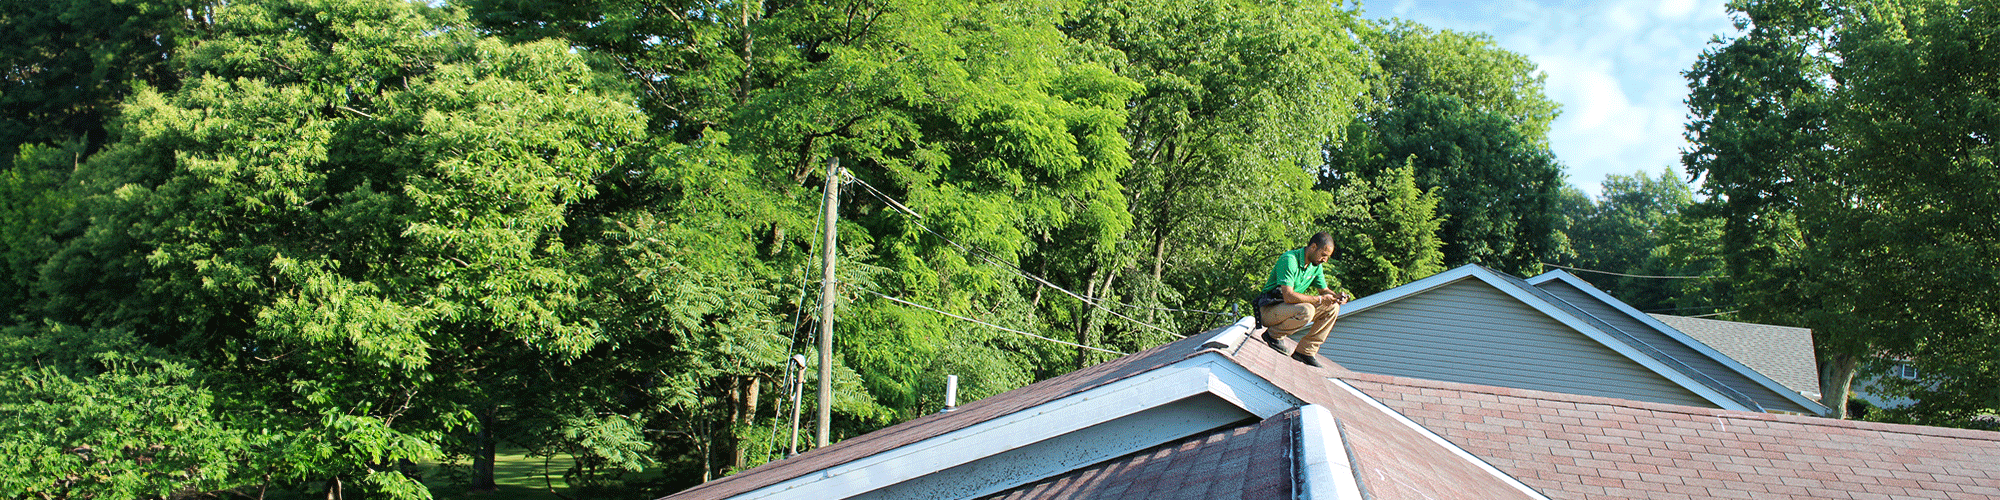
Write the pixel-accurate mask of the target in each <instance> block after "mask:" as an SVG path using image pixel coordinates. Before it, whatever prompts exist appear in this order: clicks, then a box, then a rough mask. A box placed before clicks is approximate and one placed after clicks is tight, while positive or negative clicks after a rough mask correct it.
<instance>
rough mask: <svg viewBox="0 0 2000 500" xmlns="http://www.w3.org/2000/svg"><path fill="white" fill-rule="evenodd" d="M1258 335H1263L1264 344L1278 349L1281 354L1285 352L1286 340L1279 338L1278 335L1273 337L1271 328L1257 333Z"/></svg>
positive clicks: (1275, 349)
mask: <svg viewBox="0 0 2000 500" xmlns="http://www.w3.org/2000/svg"><path fill="white" fill-rule="evenodd" d="M1257 336H1258V337H1263V338H1264V345H1267V346H1271V350H1273V351H1278V353H1279V354H1283V353H1284V352H1285V342H1284V341H1282V340H1278V338H1277V337H1272V336H1271V331H1270V330H1265V331H1264V333H1260V334H1257Z"/></svg>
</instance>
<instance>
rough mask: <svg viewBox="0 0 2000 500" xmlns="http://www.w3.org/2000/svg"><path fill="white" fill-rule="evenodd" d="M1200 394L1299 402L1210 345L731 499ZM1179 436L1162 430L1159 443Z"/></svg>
mask: <svg viewBox="0 0 2000 500" xmlns="http://www.w3.org/2000/svg"><path fill="white" fill-rule="evenodd" d="M1202 394H1213V395H1215V396H1217V397H1219V398H1221V399H1223V400H1225V401H1228V402H1229V403H1231V404H1234V405H1236V406H1237V407H1239V408H1242V409H1243V410H1244V411H1247V412H1249V413H1251V414H1254V415H1256V416H1257V417H1259V418H1268V417H1270V416H1272V415H1276V414H1278V413H1279V412H1283V411H1285V410H1287V409H1290V408H1292V407H1294V406H1297V405H1299V404H1300V403H1302V401H1299V400H1297V399H1296V398H1294V397H1291V396H1290V395H1289V394H1287V393H1285V392H1284V391H1283V390H1282V389H1279V388H1278V387H1276V386H1274V385H1272V384H1271V383H1270V382H1268V381H1265V380H1263V379H1262V378H1260V377H1257V376H1256V375H1254V374H1252V373H1250V372H1249V370H1248V369H1246V368H1243V367H1242V366H1241V365H1238V364H1236V363H1235V362H1234V361H1231V360H1229V359H1228V358H1227V357H1224V356H1223V355H1221V354H1219V353H1215V352H1208V353H1203V354H1201V355H1197V356H1194V357H1191V358H1188V359H1185V360H1181V361H1179V362H1176V363H1174V364H1171V365H1167V366H1164V367H1161V368H1157V369H1154V370H1151V371H1147V372H1145V373H1141V374H1139V375H1134V376H1132V377H1128V378H1125V379H1123V380H1119V381H1116V382H1112V383H1109V384H1105V385H1102V386H1098V387H1096V388H1092V389H1090V390H1086V391H1083V392H1079V393H1076V394H1072V395H1069V396H1066V397H1063V398H1061V399H1057V400H1054V401H1049V402H1047V403H1042V404H1040V405H1037V406H1034V407H1030V408H1023V409H1021V410H1019V411H1016V412H1014V413H1011V414H1007V415H1005V416H1001V417H999V418H995V419H992V420H988V421H985V422H980V423H978V424H974V425H972V426H969V427H966V428H963V429H959V430H956V431H951V432H948V433H945V434H942V435H938V436H933V437H931V438H929V439H925V440H922V441H918V442H916V443H911V444H908V445H904V446H901V447H897V448H895V449H891V450H887V451H884V452H881V453H877V454H874V455H871V456H868V457H865V458H861V459H858V460H854V461H851V462H848V463H845V464H841V465H839V466H835V467H830V468H827V469H825V470H822V471H817V472H814V473H811V474H807V475H803V476H799V477H795V478H792V479H790V480H786V481H783V482H780V483H777V484H773V485H770V486H766V487H763V488H759V489H757V490H754V491H750V492H747V493H744V494H742V495H738V496H736V497H734V498H741V499H798V500H824V499H826V498H847V497H851V496H855V495H860V494H864V493H867V492H870V491H874V490H877V489H880V488H883V487H887V486H890V485H894V484H897V483H900V482H903V481H908V480H911V479H915V478H918V477H922V476H925V475H928V474H932V473H935V472H939V471H942V470H945V469H949V468H952V467H956V466H959V465H962V464H966V463H971V462H974V461H977V460H980V459H984V458H986V457H991V456H995V455H999V454H1001V453H1005V452H1007V451H1009V450H1013V449H1017V448H1021V447H1025V446H1027V445H1030V444H1034V443H1038V442H1042V441H1045V440H1048V439H1052V438H1055V437H1058V436H1062V435H1064V434H1067V433H1071V432H1076V431H1078V430H1081V429H1084V428H1086V427H1090V426H1093V425H1097V424H1101V423H1104V422H1110V421H1113V420H1117V419H1119V418H1123V417H1126V416H1130V415H1133V414H1136V413H1139V412H1141V411H1145V410H1147V409H1150V408H1155V407H1159V406H1163V405H1166V404H1168V403H1173V402H1175V401H1180V400H1183V399H1187V398H1191V397H1195V396H1198V395H1202ZM1181 437H1184V436H1161V441H1160V442H1162V443H1164V442H1167V441H1171V440H1173V439H1178V438H1181ZM1154 444H1158V443H1154ZM1139 449H1143V448H1139ZM1137 450H1138V449H1133V450H1125V451H1123V452H1120V454H1123V453H1130V452H1131V451H1137ZM1112 456H1117V455H1112ZM1104 458H1111V457H1110V456H1108V457H1104Z"/></svg>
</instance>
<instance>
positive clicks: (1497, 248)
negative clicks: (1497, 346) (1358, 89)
mask: <svg viewBox="0 0 2000 500" xmlns="http://www.w3.org/2000/svg"><path fill="white" fill-rule="evenodd" d="M1372 28H1373V29H1370V30H1365V31H1363V32H1362V33H1363V39H1364V40H1366V41H1367V42H1368V43H1369V48H1370V49H1371V51H1372V52H1373V54H1375V57H1376V62H1377V63H1378V64H1379V65H1380V67H1381V71H1382V72H1381V76H1380V77H1379V79H1377V80H1374V83H1375V85H1376V87H1377V89H1378V90H1377V91H1376V92H1375V93H1374V94H1373V97H1374V99H1373V101H1371V102H1370V103H1368V108H1367V109H1368V112H1367V113H1366V114H1363V115H1361V116H1358V117H1356V119H1355V120H1354V121H1353V122H1352V123H1351V124H1349V125H1348V126H1347V129H1348V130H1349V132H1348V136H1349V137H1351V138H1354V140H1349V141H1346V142H1341V143H1335V142H1329V143H1328V145H1327V147H1326V148H1325V149H1326V151H1325V152H1324V161H1325V162H1326V164H1327V167H1326V170H1325V172H1324V173H1323V174H1322V180H1321V185H1322V186H1324V187H1335V186H1338V185H1340V184H1341V183H1342V182H1345V179H1346V178H1347V177H1349V176H1359V177H1363V178H1366V177H1372V176H1379V175H1382V173H1383V172H1386V171H1388V170H1390V169H1393V168H1396V167H1399V166H1403V165H1405V164H1406V163H1407V164H1408V165H1410V166H1412V167H1414V169H1415V175H1416V182H1417V187H1418V188H1419V189H1425V190H1429V189H1432V188H1437V189H1438V190H1439V191H1438V195H1439V197H1440V202H1439V208H1438V211H1439V212H1440V213H1441V214H1443V215H1444V216H1445V222H1444V225H1443V227H1442V228H1441V229H1440V233H1439V236H1440V238H1442V239H1443V241H1444V261H1445V264H1446V265H1447V266H1456V265H1463V264H1481V265H1486V266H1492V267H1496V268H1500V269H1502V270H1505V271H1508V272H1514V273H1522V274H1526V273H1532V272H1534V271H1535V270H1537V269H1539V266H1540V264H1541V263H1544V262H1552V261H1555V260H1557V259H1558V258H1561V257H1563V256H1565V255H1568V254H1569V253H1570V250H1569V247H1568V243H1567V241H1566V240H1565V238H1564V235H1563V234H1562V231H1563V230H1564V229H1566V227H1565V226H1564V224H1565V222H1566V221H1565V219H1564V218H1563V217H1562V215H1561V213H1559V212H1558V211H1557V203H1558V202H1559V201H1560V197H1561V196H1560V195H1561V192H1560V190H1561V188H1562V186H1563V182H1562V167H1561V165H1560V164H1558V163H1556V161H1555V156H1554V155H1553V153H1550V152H1549V150H1548V146H1547V144H1548V138H1547V129H1548V122H1549V121H1550V120H1553V119H1554V118H1555V115H1556V105H1555V104H1554V103H1553V102H1551V101H1549V100H1548V98H1547V97H1546V96H1543V95H1542V79H1543V77H1542V75H1540V74H1539V73H1537V72H1536V70H1535V66H1534V64H1533V63H1530V62H1528V60H1527V58H1526V57H1524V56H1521V55H1520V54H1515V53H1512V52H1508V51H1506V50H1503V49H1500V48H1499V47H1497V46H1496V45H1494V44H1493V42H1492V40H1491V39H1489V38H1487V37H1484V36H1479V35H1467V34H1462V33H1455V32H1451V31H1432V30H1431V29H1429V28H1426V27H1423V26H1421V25H1415V24H1407V23H1395V24H1386V25H1378V26H1374V27H1372Z"/></svg>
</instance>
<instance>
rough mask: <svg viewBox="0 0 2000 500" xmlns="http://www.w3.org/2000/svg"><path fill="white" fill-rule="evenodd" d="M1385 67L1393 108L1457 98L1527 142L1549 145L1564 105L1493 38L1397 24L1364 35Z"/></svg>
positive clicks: (1383, 78) (1524, 61)
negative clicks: (1502, 120)
mask: <svg viewBox="0 0 2000 500" xmlns="http://www.w3.org/2000/svg"><path fill="white" fill-rule="evenodd" d="M1362 33H1363V34H1364V35H1365V38H1364V39H1363V40H1364V43H1366V44H1367V45H1368V48H1369V49H1370V50H1371V51H1373V52H1374V54H1375V57H1376V60H1377V62H1378V63H1379V64H1381V66H1382V74H1381V75H1380V80H1379V84H1380V85H1382V86H1384V87H1387V92H1386V94H1385V95H1383V96H1382V97H1384V98H1386V99H1385V100H1386V102H1385V103H1383V104H1384V105H1386V106H1387V107H1399V106H1404V105H1408V104H1409V103H1411V102H1414V100H1415V99H1417V98H1418V96H1421V95H1425V94H1435V95H1449V96H1457V97H1458V98H1459V99H1460V100H1462V101H1464V102H1465V104H1466V106H1467V107H1470V108H1473V109H1478V110H1480V111H1485V112H1490V113H1497V114H1499V115H1501V116H1505V117H1507V118H1508V120H1509V121H1511V122H1512V123H1514V124H1515V126H1517V127H1519V128H1520V130H1521V133H1522V134H1523V135H1525V136H1528V137H1531V138H1536V139H1539V140H1540V141H1541V142H1538V143H1537V144H1539V145H1542V146H1544V147H1546V146H1547V145H1548V133H1549V123H1550V122H1552V121H1555V119H1556V116H1557V115H1558V114H1560V113H1561V112H1560V111H1559V109H1560V107H1561V106H1560V105H1558V104H1556V103H1555V101H1551V100H1549V98H1548V96H1547V95H1546V94H1544V93H1543V88H1544V86H1545V83H1546V80H1547V76H1546V75H1544V74H1542V73H1540V72H1539V71H1537V70H1536V68H1535V63H1534V62H1532V61H1529V60H1528V57H1527V56H1525V55H1522V54H1519V53H1515V52H1512V51H1508V50H1505V49H1501V48H1500V46H1499V44H1497V43H1494V41H1493V37H1491V36H1488V35H1486V34H1483V33H1462V32H1457V31H1451V30H1437V29H1432V28H1430V27H1427V26H1424V25H1420V24H1415V23H1411V22H1408V21H1402V20H1395V21H1390V22H1388V23H1386V24H1382V25H1378V26H1375V29H1371V30H1366V31H1363V32H1362Z"/></svg>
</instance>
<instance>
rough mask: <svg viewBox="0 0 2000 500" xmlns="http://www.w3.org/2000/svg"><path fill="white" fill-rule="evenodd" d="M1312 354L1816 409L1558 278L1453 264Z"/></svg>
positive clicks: (1636, 396) (1595, 391)
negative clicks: (1528, 275) (1516, 274)
mask: <svg viewBox="0 0 2000 500" xmlns="http://www.w3.org/2000/svg"><path fill="white" fill-rule="evenodd" d="M1808 335H1809V334H1808ZM1807 339H1808V340H1807V344H1806V348H1807V349H1808V350H1807V351H1805V355H1806V356H1808V359H1807V360H1806V361H1807V362H1808V363H1810V362H1811V360H1810V359H1809V357H1810V355H1811V351H1810V349H1811V344H1810V337H1807ZM1321 352H1322V353H1324V354H1325V355H1326V356H1327V357H1330V358H1332V359H1333V360H1334V361H1336V362H1338V363H1340V364H1341V366H1345V367H1348V368H1349V369H1352V370H1354V371H1358V372H1363V373H1378V374H1383V375H1395V376H1401V377H1411V378H1420V379H1426V380H1438V381H1445V382H1462V383H1468V384H1479V385H1490V386H1498V387H1513V388H1519V389H1535V390H1543V391H1552V392H1562V393H1568V394H1578V395H1585V396H1603V397H1611V398H1619V399H1630V400H1636V401H1647V402H1654V403H1666V404H1676V405H1687V406H1698V407H1706V408H1719V409H1726V410H1742V411H1756V412H1783V413H1802V414H1811V415H1825V414H1826V413H1827V411H1828V410H1827V408H1826V407H1825V406H1823V405H1821V404H1820V403H1819V402H1818V401H1816V400H1815V399H1814V398H1812V397H1809V396H1808V395H1807V394H1801V393H1800V391H1799V390H1798V389H1794V388H1791V387H1788V386H1786V385H1785V384H1783V383H1781V382H1779V381H1777V380H1774V379H1773V378H1772V377H1770V376H1768V375H1766V374H1764V373H1762V372H1759V371H1757V370H1754V369H1751V368H1750V367H1749V366H1748V365H1745V364H1744V363H1743V362H1740V361H1738V360H1737V359H1735V358H1732V357H1730V356H1728V355H1725V354H1724V353H1723V352H1721V351H1719V350H1717V348H1715V347H1711V346H1710V345H1708V344H1704V343H1703V342H1701V341H1698V340H1695V339H1694V338H1693V337H1691V336H1689V334H1687V333H1684V332H1682V331H1680V330H1677V329H1675V328H1673V327H1672V326H1669V325H1668V324H1666V323H1664V322H1662V320H1660V319H1659V318H1658V317H1655V316H1649V315H1647V314H1645V313H1641V312H1639V311H1638V310H1637V309H1633V308H1632V307H1631V306H1629V305H1626V304H1625V303H1624V302H1620V301H1618V300H1617V299H1614V298H1611V296H1609V295H1606V294H1605V293H1604V292H1603V291H1600V290H1598V289H1597V288H1596V287H1592V286H1591V285H1590V284H1589V283H1587V282H1584V281H1583V280H1582V279H1579V278H1577V277H1576V276H1573V275H1571V274H1569V273H1567V272H1564V271H1552V272H1549V273H1546V274H1542V275H1540V276H1536V277H1533V278H1529V279H1525V280H1523V279H1520V278H1516V277H1514V276H1510V275H1507V274H1506V273H1502V272H1499V271H1495V270H1492V269H1487V268H1484V267H1480V266H1464V267H1459V268H1457V269H1452V270H1450V271H1446V272H1443V273H1439V274H1437V275H1434V276H1431V277H1429V278H1425V279H1422V280H1418V281H1417V282H1414V283H1410V284H1407V285H1403V286H1400V287H1396V288H1394V289H1391V290H1388V291H1385V292H1382V293H1378V294H1375V295H1370V296H1368V297H1365V298H1362V299H1360V300H1356V301H1354V302H1352V303H1350V304H1348V305H1347V306H1346V307H1344V308H1343V310H1342V311H1341V319H1340V322H1339V323H1336V324H1335V325H1334V329H1333V334H1332V337H1331V338H1330V339H1329V340H1328V342H1327V346H1326V347H1325V348H1324V349H1323V350H1322V351H1321ZM1808 366H1810V365H1808ZM1786 373H1789V372H1786Z"/></svg>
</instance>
